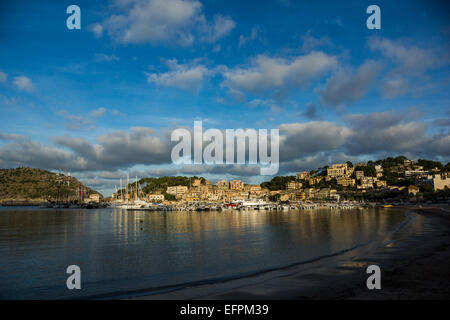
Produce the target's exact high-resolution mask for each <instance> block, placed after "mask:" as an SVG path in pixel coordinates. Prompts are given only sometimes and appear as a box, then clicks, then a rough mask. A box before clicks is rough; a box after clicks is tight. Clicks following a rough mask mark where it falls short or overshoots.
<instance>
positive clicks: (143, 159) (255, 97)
mask: <svg viewBox="0 0 450 320" xmlns="http://www.w3.org/2000/svg"><path fill="white" fill-rule="evenodd" d="M70 4H76V5H78V6H79V7H80V8H81V30H68V29H67V28H66V19H67V17H68V16H69V15H68V14H66V8H67V6H69V5H70ZM371 4H377V5H378V6H379V7H380V8H381V30H369V29H367V28H366V19H367V17H368V14H366V8H367V7H368V6H369V5H371ZM448 9H449V5H448V4H447V3H446V2H445V1H395V3H394V2H393V1H377V2H372V1H339V2H338V1H322V0H318V1H293V0H291V1H289V0H272V1H230V0H229V1H218V0H214V1H213V0H210V1H195V0H170V1H168V0H166V1H161V0H116V1H76V2H70V3H69V2H66V1H22V0H20V1H2V3H1V4H0V116H1V118H2V126H1V128H0V167H15V166H31V167H41V168H45V169H50V170H58V169H62V170H70V171H71V172H72V174H74V175H75V176H77V177H79V178H80V179H81V180H82V181H84V182H85V183H87V184H88V185H90V186H92V187H94V188H96V189H99V190H100V191H103V192H104V193H106V194H108V193H110V191H111V190H112V188H113V186H114V184H117V181H118V178H119V177H123V176H124V174H125V172H127V171H130V172H131V174H132V175H133V176H134V175H139V176H144V175H145V176H147V175H152V176H158V175H164V174H185V175H192V174H197V175H203V176H206V177H208V178H210V179H212V180H213V181H215V180H217V179H220V178H222V177H225V178H241V179H243V180H245V181H246V182H259V181H261V180H264V179H268V178H270V177H261V176H260V175H259V170H255V169H256V168H251V167H246V166H231V167H225V166H224V167H211V166H204V165H203V166H196V167H194V166H185V167H182V168H180V167H175V166H173V165H172V164H171V161H170V148H171V145H170V141H169V140H170V138H169V137H170V132H171V130H173V129H174V128H177V127H180V126H185V127H192V126H193V122H194V120H202V121H203V125H204V127H206V128H218V129H226V128H230V129H233V128H234V129H237V128H256V129H258V128H268V129H270V128H279V129H280V135H281V143H280V160H281V164H280V174H291V173H295V172H297V171H300V170H304V169H306V170H310V169H313V168H317V167H319V166H322V165H326V164H330V163H335V162H338V161H344V160H352V161H365V160H368V159H378V158H382V157H385V156H388V155H398V154H403V155H407V156H409V157H411V158H414V159H417V158H420V157H422V158H431V159H437V160H440V161H443V162H445V163H446V162H448V161H449V156H450V135H449V125H450V119H449V118H450V108H449V102H450V96H449V90H448V89H449V83H450V82H449V80H450V77H449V62H450V57H449V52H450V51H449V36H450V26H449V23H448V21H449V20H448V12H450V10H448Z"/></svg>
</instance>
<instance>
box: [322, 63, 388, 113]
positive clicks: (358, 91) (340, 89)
mask: <svg viewBox="0 0 450 320" xmlns="http://www.w3.org/2000/svg"><path fill="white" fill-rule="evenodd" d="M381 67H382V66H381V64H380V63H378V62H375V61H372V60H369V61H366V62H365V63H363V64H362V65H361V66H360V67H359V68H358V70H356V71H354V70H349V69H345V70H341V71H339V72H338V73H336V74H334V75H333V76H332V77H331V78H330V79H328V81H327V83H326V85H325V88H323V89H319V90H318V92H319V95H320V99H321V101H322V102H323V103H324V104H327V105H331V106H339V105H341V104H344V103H351V102H355V101H358V100H359V99H361V98H362V97H364V95H365V94H366V93H367V91H368V90H369V88H370V86H371V85H372V84H373V83H374V82H375V79H376V77H377V75H378V74H379V72H380V71H381Z"/></svg>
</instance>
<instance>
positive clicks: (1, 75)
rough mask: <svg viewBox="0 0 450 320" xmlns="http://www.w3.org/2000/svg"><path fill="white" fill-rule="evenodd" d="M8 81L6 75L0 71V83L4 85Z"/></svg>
mask: <svg viewBox="0 0 450 320" xmlns="http://www.w3.org/2000/svg"><path fill="white" fill-rule="evenodd" d="M6 80H8V75H7V74H6V73H4V72H1V71H0V83H5V82H6Z"/></svg>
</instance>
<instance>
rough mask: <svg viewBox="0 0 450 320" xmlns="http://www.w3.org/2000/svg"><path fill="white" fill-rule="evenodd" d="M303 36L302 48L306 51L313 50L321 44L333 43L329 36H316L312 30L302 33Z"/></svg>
mask: <svg viewBox="0 0 450 320" xmlns="http://www.w3.org/2000/svg"><path fill="white" fill-rule="evenodd" d="M301 38H302V40H303V44H302V50H303V51H305V52H307V51H311V50H313V49H315V48H318V47H321V46H329V45H331V41H330V40H329V39H328V38H326V37H320V38H316V37H314V36H312V35H311V32H310V31H308V32H307V33H306V34H305V35H302V36H301Z"/></svg>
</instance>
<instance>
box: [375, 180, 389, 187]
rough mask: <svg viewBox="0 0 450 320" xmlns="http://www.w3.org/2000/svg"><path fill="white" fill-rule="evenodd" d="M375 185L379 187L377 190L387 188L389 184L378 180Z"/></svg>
mask: <svg viewBox="0 0 450 320" xmlns="http://www.w3.org/2000/svg"><path fill="white" fill-rule="evenodd" d="M375 185H376V186H377V188H386V187H387V182H386V181H385V180H377V181H376V182H375Z"/></svg>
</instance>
